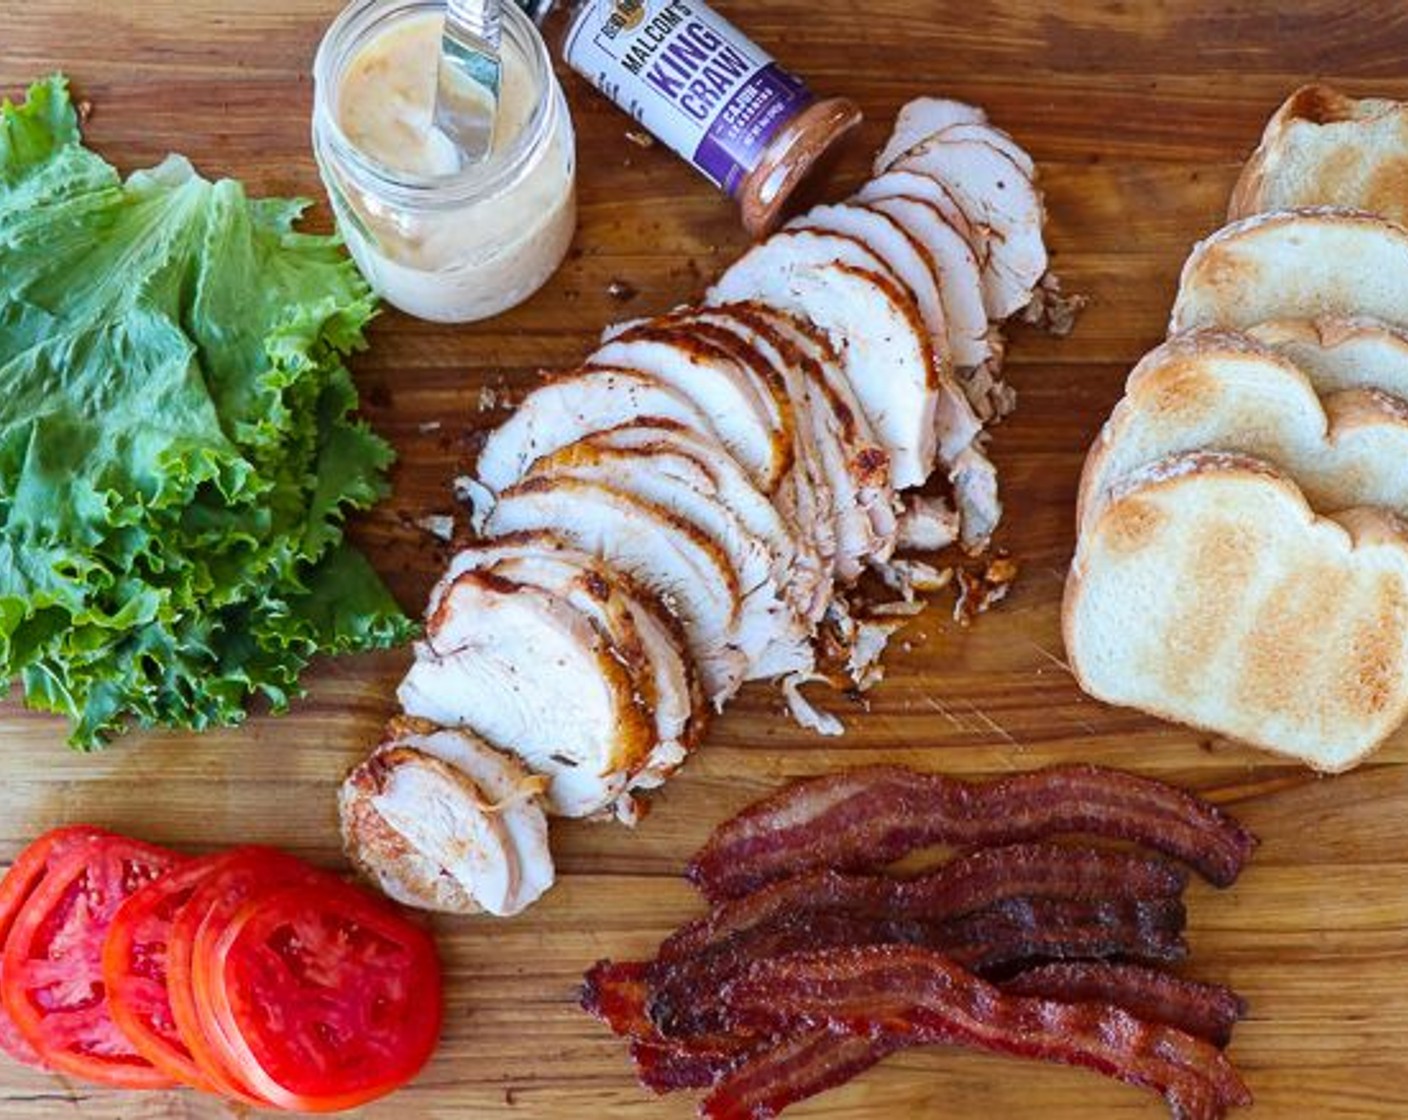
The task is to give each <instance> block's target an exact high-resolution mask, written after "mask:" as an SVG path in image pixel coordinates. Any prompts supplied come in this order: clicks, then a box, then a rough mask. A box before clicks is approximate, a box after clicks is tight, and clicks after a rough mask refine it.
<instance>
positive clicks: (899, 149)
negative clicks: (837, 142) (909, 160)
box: [875, 97, 988, 176]
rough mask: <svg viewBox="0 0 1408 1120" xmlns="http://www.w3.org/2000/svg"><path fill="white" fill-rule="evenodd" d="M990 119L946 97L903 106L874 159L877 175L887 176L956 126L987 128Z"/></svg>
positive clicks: (979, 111)
mask: <svg viewBox="0 0 1408 1120" xmlns="http://www.w3.org/2000/svg"><path fill="white" fill-rule="evenodd" d="M987 119H988V115H987V114H986V113H985V112H983V111H982V110H981V109H979V108H978V107H977V106H976V105H966V104H964V103H963V102H962V101H950V100H948V99H947V98H943V97H916V98H914V100H912V101H910V102H908V103H906V104H905V105H903V106H901V108H900V111H899V113H898V115H896V117H895V127H894V130H893V131H892V132H891V133H890V138H889V139H888V140H887V141H885V146H884V147H883V148H881V149H880V153H879V155H877V156H876V157H875V174H876V175H877V176H878V175H880V174H882V173H883V172H885V171H886V170H887V169H888V168H889V167H890V165H891V164H893V163H894V162H895V161H896V160H897V159H899V158H900V157H901V156H903V155H907V154H908V153H909V152H910V151H912V150H913V149H914V148H917V147H918V146H919V145H921V144H923V143H924V142H925V141H926V140H928V139H929V138H930V137H931V136H933V135H934V134H935V133H937V132H942V131H943V130H944V129H946V128H952V127H953V126H954V125H962V124H985V123H986V122H987Z"/></svg>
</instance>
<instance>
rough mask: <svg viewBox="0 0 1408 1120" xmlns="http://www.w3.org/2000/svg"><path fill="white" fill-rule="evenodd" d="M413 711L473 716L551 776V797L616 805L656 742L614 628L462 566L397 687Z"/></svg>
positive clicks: (443, 719) (466, 723)
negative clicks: (616, 646) (607, 631)
mask: <svg viewBox="0 0 1408 1120" xmlns="http://www.w3.org/2000/svg"><path fill="white" fill-rule="evenodd" d="M397 695H398V697H399V699H400V701H401V706H402V708H404V709H405V711H406V713H407V714H408V715H412V716H418V717H420V718H422V719H429V720H432V721H433V722H435V723H438V724H441V725H443V726H446V727H468V728H470V729H471V730H473V731H475V732H476V733H477V734H479V735H481V736H483V737H484V738H485V739H487V740H488V741H489V742H490V743H492V744H493V745H494V746H496V747H499V748H500V749H502V750H506V751H510V752H512V753H513V754H515V755H517V756H518V757H519V758H521V759H522V760H523V761H524V763H525V764H526V765H527V766H528V767H529V769H531V770H533V771H535V772H537V773H540V774H545V775H547V777H548V778H549V780H550V782H549V786H548V790H547V800H548V807H549V809H550V810H551V811H552V812H553V813H555V814H557V815H559V816H565V817H588V816H593V815H596V814H599V813H602V812H604V811H605V810H607V809H609V808H610V807H611V806H612V805H613V804H614V803H615V802H616V800H617V798H619V797H620V795H621V793H622V792H623V791H624V789H625V786H626V781H627V778H628V776H629V775H630V774H631V773H632V772H633V771H634V770H635V769H637V768H638V767H639V766H640V765H641V764H642V763H643V762H644V760H645V758H646V757H647V756H648V754H649V752H650V749H651V747H652V746H653V745H654V742H655V728H654V721H653V718H652V716H651V714H650V713H649V712H648V711H646V710H645V707H644V705H643V704H642V703H641V701H640V698H639V696H638V695H637V691H636V686H635V682H634V681H633V680H632V679H631V676H630V673H629V671H628V670H627V668H626V667H625V665H624V664H623V663H622V661H621V659H620V656H619V653H618V652H617V651H616V650H615V649H614V647H613V646H612V644H611V642H610V639H609V637H608V636H607V635H606V634H605V633H603V632H602V630H601V629H600V628H598V627H597V626H596V625H595V624H594V623H593V622H592V620H591V619H590V618H589V617H588V616H585V615H583V614H582V613H581V612H580V611H578V610H576V609H575V608H573V607H572V606H571V605H570V604H569V603H567V602H565V601H564V600H562V599H561V598H559V597H557V596H556V595H552V594H550V593H547V592H544V591H542V590H540V589H538V588H536V587H532V586H529V585H525V584H520V583H515V582H513V581H512V580H508V579H504V578H502V577H499V576H497V575H494V574H493V573H490V572H481V571H466V572H463V573H461V574H460V575H458V576H457V577H456V578H455V580H454V582H453V584H452V585H451V586H450V587H448V588H447V589H446V590H445V591H444V592H443V594H441V595H440V596H439V597H438V600H437V602H436V606H435V609H434V610H433V611H432V612H431V613H430V614H429V616H428V617H427V619H426V624H425V638H424V640H423V641H421V642H418V643H417V644H416V661H415V663H414V664H413V665H412V666H411V669H410V671H409V672H408V673H407V674H406V677H405V679H404V680H403V681H402V682H401V686H400V689H399V690H398V693H397Z"/></svg>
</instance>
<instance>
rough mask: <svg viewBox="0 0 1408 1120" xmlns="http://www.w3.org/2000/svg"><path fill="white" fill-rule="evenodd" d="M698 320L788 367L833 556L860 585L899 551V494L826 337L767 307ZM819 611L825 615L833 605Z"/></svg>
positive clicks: (734, 308)
mask: <svg viewBox="0 0 1408 1120" xmlns="http://www.w3.org/2000/svg"><path fill="white" fill-rule="evenodd" d="M699 314H707V315H709V316H710V317H712V318H714V319H715V320H716V321H719V322H722V323H726V324H728V325H729V326H730V329H732V330H735V331H738V332H739V333H740V334H741V335H742V336H743V337H746V338H748V339H750V340H751V341H752V343H753V344H754V345H755V346H757V347H758V348H759V349H760V350H762V351H763V352H765V353H767V354H768V355H769V357H770V360H772V361H773V362H775V363H777V365H778V368H780V369H783V370H784V371H786V372H785V376H786V378H787V381H788V385H789V390H790V391H791V392H792V394H793V396H794V398H795V399H797V400H798V401H799V402H803V403H802V404H801V406H800V408H801V411H802V413H803V414H804V415H805V416H806V417H808V419H809V420H810V426H811V435H812V447H813V450H814V454H815V456H816V460H817V465H818V469H819V472H820V477H821V479H822V481H821V483H820V484H819V485H818V490H819V491H820V492H822V493H824V494H825V495H826V496H827V499H828V504H829V508H828V510H827V511H826V512H825V514H823V515H822V516H821V520H823V521H824V522H825V523H826V524H827V526H828V528H829V530H830V534H831V538H830V539H831V548H830V550H829V551H830V556H831V562H832V570H833V572H834V574H835V576H836V578H837V579H840V580H841V581H843V582H845V583H849V582H851V581H853V580H855V579H856V578H857V577H858V576H859V575H860V573H861V572H862V571H864V570H865V567H866V565H867V564H868V563H869V562H870V561H872V560H874V559H877V558H883V557H885V556H887V555H888V554H889V551H890V548H891V547H892V546H893V533H892V532H891V529H892V527H893V513H892V511H893V505H894V492H893V490H892V489H891V487H890V485H889V470H888V456H887V455H886V454H885V452H884V451H883V450H882V449H881V448H880V446H879V444H878V443H877V442H876V440H875V438H874V433H873V431H872V430H871V429H870V425H869V422H868V421H867V420H866V419H865V415H864V413H863V412H862V411H861V409H860V405H859V403H858V402H857V401H856V399H855V396H854V394H853V393H852V392H851V388H850V384H849V382H848V381H847V380H846V377H845V374H844V372H843V371H842V370H841V366H840V361H839V358H838V357H837V355H836V352H835V350H834V348H832V347H831V345H830V344H829V343H828V342H827V340H826V337H825V335H823V334H822V333H821V332H820V331H818V330H817V329H816V328H815V327H813V326H812V325H811V324H809V323H807V322H805V321H803V320H801V319H799V318H797V317H796V316H794V315H792V314H790V313H788V312H785V311H778V310H777V309H775V308H772V307H769V306H768V305H766V304H762V303H756V302H754V303H738V304H724V305H721V306H719V307H716V308H712V309H709V310H707V311H701V312H699ZM827 591H828V593H827V594H826V596H825V601H822V602H818V603H817V607H818V608H819V610H820V611H821V612H823V613H824V612H825V609H826V606H827V604H828V603H829V602H830V594H829V588H828V589H827Z"/></svg>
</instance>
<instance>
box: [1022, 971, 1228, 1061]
mask: <svg viewBox="0 0 1408 1120" xmlns="http://www.w3.org/2000/svg"><path fill="white" fill-rule="evenodd" d="M999 987H1001V988H1002V990H1003V991H1004V992H1006V993H1008V994H1009V995H1014V996H1034V997H1037V998H1040V999H1053V1000H1059V1001H1060V1002H1062V1003H1110V1004H1114V1005H1115V1006H1116V1007H1122V1008H1124V1010H1126V1011H1128V1012H1129V1013H1130V1014H1131V1015H1134V1016H1136V1017H1138V1018H1140V1019H1144V1020H1146V1021H1147V1022H1150V1023H1163V1024H1164V1025H1165V1026H1169V1027H1174V1028H1176V1029H1178V1030H1180V1031H1183V1032H1184V1033H1185V1034H1191V1035H1193V1036H1194V1037H1195V1038H1201V1039H1205V1040H1206V1041H1208V1042H1211V1043H1212V1044H1213V1045H1214V1046H1216V1047H1218V1049H1223V1048H1225V1047H1226V1046H1227V1044H1228V1043H1229V1042H1230V1041H1231V1040H1232V1028H1233V1027H1234V1026H1236V1024H1237V1022H1238V1021H1239V1020H1241V1019H1242V1018H1243V1017H1245V1015H1246V1013H1247V1007H1246V1003H1245V1001H1243V999H1242V997H1241V996H1239V995H1237V993H1236V992H1234V991H1232V989H1231V988H1224V987H1223V986H1222V985H1221V984H1203V983H1199V982H1198V981H1196V980H1185V979H1183V978H1182V977H1180V976H1171V975H1169V974H1168V973H1167V972H1160V971H1159V970H1158V969H1155V968H1145V967H1143V966H1141V965H1135V964H1110V963H1107V962H1104V961H1062V962H1059V963H1056V964H1048V965H1041V966H1039V967H1037V968H1030V969H1027V970H1026V971H1024V972H1019V973H1018V974H1017V975H1016V976H1013V977H1011V978H1009V979H1007V980H1005V981H1003V982H1002V983H1001V984H1000V985H999Z"/></svg>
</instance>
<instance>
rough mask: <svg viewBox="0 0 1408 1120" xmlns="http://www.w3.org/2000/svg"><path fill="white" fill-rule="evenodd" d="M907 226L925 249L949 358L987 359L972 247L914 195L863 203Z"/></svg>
mask: <svg viewBox="0 0 1408 1120" xmlns="http://www.w3.org/2000/svg"><path fill="white" fill-rule="evenodd" d="M868 205H870V206H873V207H874V208H875V209H877V210H879V211H881V212H882V213H884V214H888V215H889V216H890V217H891V218H893V219H894V220H895V221H897V222H899V223H900V224H901V225H903V226H904V228H905V229H907V230H908V231H909V232H910V234H912V235H913V236H914V237H915V238H916V239H917V240H918V241H920V242H921V243H923V245H924V247H925V248H926V249H927V250H928V255H929V260H930V261H931V263H932V266H933V269H934V279H935V281H936V283H937V284H938V289H939V299H940V301H941V302H942V303H943V308H944V320H945V322H946V323H947V324H948V337H949V343H950V345H951V346H952V348H953V364H954V366H955V367H957V368H959V369H962V368H964V367H969V366H980V365H983V364H984V363H985V362H989V361H991V360H992V359H993V356H994V353H995V349H994V346H993V339H992V335H991V333H990V331H989V327H988V313H987V307H986V305H985V304H984V303H983V271H982V266H981V265H980V264H979V263H978V258H977V257H976V256H975V255H974V254H973V248H972V246H971V245H969V243H968V242H967V241H966V240H965V239H964V238H963V235H962V234H961V233H959V231H958V230H957V229H955V228H954V227H953V226H952V225H951V224H950V223H949V222H947V221H945V220H944V216H943V214H942V213H940V211H939V209H938V207H936V206H935V205H934V204H933V203H931V202H928V201H926V200H925V199H923V198H918V197H915V196H914V195H904V194H899V195H890V196H886V197H883V198H877V199H874V200H872V201H871V202H869V203H868Z"/></svg>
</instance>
